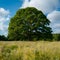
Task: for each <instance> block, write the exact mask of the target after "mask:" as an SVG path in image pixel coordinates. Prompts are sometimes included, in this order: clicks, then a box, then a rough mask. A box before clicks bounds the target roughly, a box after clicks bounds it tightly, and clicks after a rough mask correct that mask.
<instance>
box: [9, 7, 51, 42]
mask: <svg viewBox="0 0 60 60" xmlns="http://www.w3.org/2000/svg"><path fill="white" fill-rule="evenodd" d="M49 25H50V21H49V20H48V19H47V18H46V16H45V15H44V14H43V13H42V12H41V11H39V10H37V9H36V8H34V7H27V8H24V9H19V10H18V11H17V12H16V14H15V16H14V17H12V18H11V20H10V23H9V28H8V38H9V40H30V41H32V40H41V39H44V40H46V39H52V34H51V33H52V30H51V28H50V27H49Z"/></svg>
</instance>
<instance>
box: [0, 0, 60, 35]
mask: <svg viewBox="0 0 60 60" xmlns="http://www.w3.org/2000/svg"><path fill="white" fill-rule="evenodd" d="M26 7H35V8H37V9H38V10H41V11H42V12H43V13H44V14H45V15H46V17H47V18H48V19H49V20H50V21H51V24H50V26H51V27H52V30H53V32H54V33H60V0H0V35H7V32H8V24H9V21H10V18H11V17H12V16H14V15H15V13H16V11H17V10H18V9H20V8H26Z"/></svg>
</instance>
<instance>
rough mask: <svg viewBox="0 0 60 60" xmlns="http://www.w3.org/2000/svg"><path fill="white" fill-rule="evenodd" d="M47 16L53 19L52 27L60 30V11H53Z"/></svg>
mask: <svg viewBox="0 0 60 60" xmlns="http://www.w3.org/2000/svg"><path fill="white" fill-rule="evenodd" d="M47 18H48V19H49V20H50V21H51V27H52V28H53V29H55V31H54V32H55V33H58V32H59V30H60V11H53V12H51V13H50V14H48V15H47Z"/></svg>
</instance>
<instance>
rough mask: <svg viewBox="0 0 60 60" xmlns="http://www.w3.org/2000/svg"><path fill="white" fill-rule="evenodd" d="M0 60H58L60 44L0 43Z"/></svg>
mask: <svg viewBox="0 0 60 60" xmlns="http://www.w3.org/2000/svg"><path fill="white" fill-rule="evenodd" d="M0 60H60V42H48V41H46V42H45V41H37V42H29V41H28V42H26V41H23V42H22V41H17V42H16V41H11V42H8V41H6V42H4V41H0Z"/></svg>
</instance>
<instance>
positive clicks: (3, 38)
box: [0, 35, 8, 41]
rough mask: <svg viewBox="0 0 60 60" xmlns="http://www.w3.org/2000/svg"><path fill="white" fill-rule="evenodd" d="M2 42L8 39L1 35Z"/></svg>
mask: <svg viewBox="0 0 60 60" xmlns="http://www.w3.org/2000/svg"><path fill="white" fill-rule="evenodd" d="M0 41H8V38H7V37H5V36H4V35H0Z"/></svg>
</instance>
